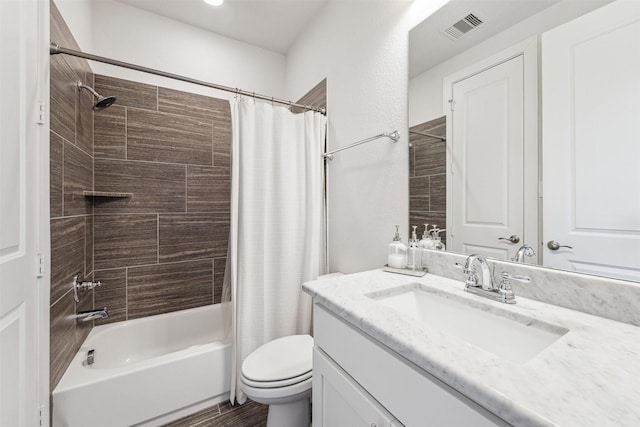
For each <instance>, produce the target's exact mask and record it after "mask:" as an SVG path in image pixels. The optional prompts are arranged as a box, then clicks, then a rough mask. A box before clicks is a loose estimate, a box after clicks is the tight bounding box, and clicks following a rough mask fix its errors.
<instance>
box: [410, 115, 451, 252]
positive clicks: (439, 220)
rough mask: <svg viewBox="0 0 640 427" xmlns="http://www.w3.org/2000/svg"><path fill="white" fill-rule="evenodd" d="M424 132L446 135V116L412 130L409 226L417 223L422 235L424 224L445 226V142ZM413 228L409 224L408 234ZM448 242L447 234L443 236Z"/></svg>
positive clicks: (443, 239) (414, 127)
mask: <svg viewBox="0 0 640 427" xmlns="http://www.w3.org/2000/svg"><path fill="white" fill-rule="evenodd" d="M412 131H413V132H422V133H428V134H431V135H438V136H440V135H441V136H443V137H446V134H447V123H446V117H440V118H438V119H435V120H430V121H428V122H425V123H421V124H419V125H416V126H413V127H411V128H410V129H409V140H410V142H411V147H410V148H409V225H410V226H412V225H417V226H418V230H420V232H419V235H418V237H419V238H420V237H421V236H422V230H423V229H424V225H423V224H429V228H431V226H432V225H433V224H436V225H437V226H438V228H445V226H446V209H447V208H446V206H447V191H446V167H447V157H446V144H445V143H444V142H442V141H441V140H440V139H438V138H432V137H428V136H423V135H418V134H415V133H411V132H412ZM410 233H411V227H409V235H411V234H410ZM440 236H441V237H442V241H443V242H444V243H445V244H446V236H445V233H442V234H441V235H440Z"/></svg>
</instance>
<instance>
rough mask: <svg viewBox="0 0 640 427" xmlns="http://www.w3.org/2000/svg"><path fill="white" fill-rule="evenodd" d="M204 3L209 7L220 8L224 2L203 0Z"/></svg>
mask: <svg viewBox="0 0 640 427" xmlns="http://www.w3.org/2000/svg"><path fill="white" fill-rule="evenodd" d="M204 2H205V3H208V4H210V5H211V6H220V5H221V4H222V3H224V0H204Z"/></svg>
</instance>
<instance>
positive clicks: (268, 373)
mask: <svg viewBox="0 0 640 427" xmlns="http://www.w3.org/2000/svg"><path fill="white" fill-rule="evenodd" d="M312 352H313V338H312V337H311V336H310V335H291V336H286V337H282V338H278V339H275V340H273V341H270V342H268V343H266V344H264V345H262V346H260V347H258V348H257V349H256V350H254V351H253V353H251V354H250V355H249V356H248V357H247V358H246V359H245V361H244V363H243V364H242V369H241V380H242V382H243V383H244V384H246V385H248V386H250V387H255V388H279V387H286V386H290V385H293V384H298V383H300V382H303V381H306V380H307V379H310V378H311V376H312V374H313V372H312Z"/></svg>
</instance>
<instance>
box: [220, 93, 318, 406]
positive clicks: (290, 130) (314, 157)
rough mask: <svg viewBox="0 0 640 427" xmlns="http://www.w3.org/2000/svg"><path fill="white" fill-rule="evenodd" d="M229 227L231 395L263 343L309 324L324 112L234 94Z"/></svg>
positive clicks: (235, 397)
mask: <svg viewBox="0 0 640 427" xmlns="http://www.w3.org/2000/svg"><path fill="white" fill-rule="evenodd" d="M229 102H230V104H231V123H232V134H233V139H232V141H233V142H232V171H231V231H230V235H229V250H228V257H227V269H226V271H225V281H224V290H223V294H226V295H230V297H231V305H232V323H231V328H232V332H231V334H232V339H233V344H234V345H233V352H234V354H233V358H232V373H231V395H230V400H231V402H232V403H233V402H235V401H237V402H238V403H244V402H245V401H246V396H245V395H244V393H243V392H242V390H241V389H240V372H241V367H242V362H243V361H244V359H245V358H246V357H247V356H248V355H249V354H250V353H251V352H252V351H253V350H255V349H256V348H258V347H259V346H260V345H262V344H264V343H266V342H268V341H271V340H273V339H276V338H279V337H282V336H286V335H293V334H307V333H309V332H310V328H311V300H310V298H309V296H308V295H306V294H304V293H303V292H302V283H303V282H305V281H308V280H315V279H316V278H317V277H318V275H319V274H322V273H323V271H322V270H323V267H322V266H323V264H322V257H323V255H324V250H323V249H324V248H323V245H324V239H323V231H324V225H323V224H324V211H323V203H324V197H323V186H324V166H323V159H322V153H323V148H324V140H325V132H326V117H324V116H323V115H321V114H319V113H315V112H311V111H308V112H305V113H301V114H293V113H292V112H291V111H289V110H288V109H287V108H286V107H282V106H273V105H272V104H271V103H263V102H257V101H256V100H254V99H251V98H237V99H236V98H234V99H231V100H230V101H229Z"/></svg>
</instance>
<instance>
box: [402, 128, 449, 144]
mask: <svg viewBox="0 0 640 427" xmlns="http://www.w3.org/2000/svg"><path fill="white" fill-rule="evenodd" d="M409 133H413V134H416V135H422V136H428V137H429V138H436V139H439V140H440V141H442V142H446V141H447V139H446V138H445V137H444V136H440V135H434V134H431V133H424V132H416V131H415V130H410V131H409Z"/></svg>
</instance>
